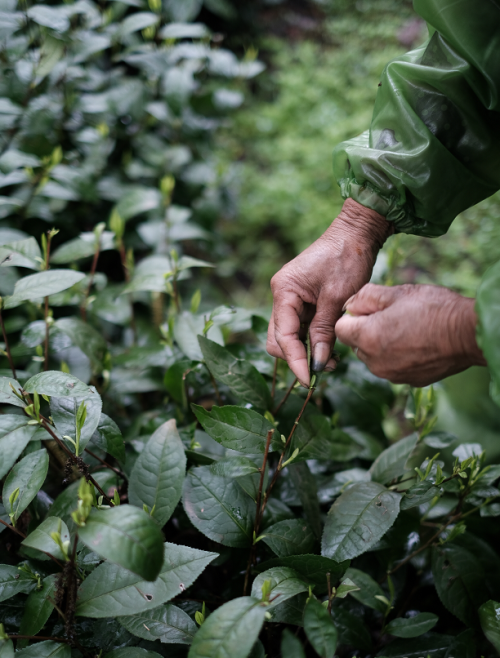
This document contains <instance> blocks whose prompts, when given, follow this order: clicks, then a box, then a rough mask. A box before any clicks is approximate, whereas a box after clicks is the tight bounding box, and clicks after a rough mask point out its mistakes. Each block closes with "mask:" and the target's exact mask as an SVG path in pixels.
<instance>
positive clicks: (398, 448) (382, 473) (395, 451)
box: [370, 433, 418, 484]
mask: <svg viewBox="0 0 500 658" xmlns="http://www.w3.org/2000/svg"><path fill="white" fill-rule="evenodd" d="M417 441H418V434H417V433H413V434H410V435H409V436H407V437H405V438H404V439H401V440H399V441H398V442H397V443H394V444H393V445H392V446H389V448H387V449H386V450H384V452H382V453H381V454H380V455H379V456H378V457H377V459H376V460H375V461H374V462H373V464H372V466H371V468H370V474H371V476H372V480H373V481H374V482H380V483H381V484H387V483H389V482H390V481H391V480H393V479H394V478H397V477H399V476H400V475H403V473H404V472H405V470H407V469H406V468H405V465H406V462H407V461H408V458H409V457H410V455H411V453H412V452H413V450H414V448H415V446H416V445H417Z"/></svg>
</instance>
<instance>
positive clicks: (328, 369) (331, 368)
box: [323, 359, 338, 372]
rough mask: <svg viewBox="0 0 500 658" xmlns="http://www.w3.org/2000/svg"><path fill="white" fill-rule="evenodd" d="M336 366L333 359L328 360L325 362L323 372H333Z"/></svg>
mask: <svg viewBox="0 0 500 658" xmlns="http://www.w3.org/2000/svg"><path fill="white" fill-rule="evenodd" d="M337 365H338V364H337V362H336V361H335V359H330V360H329V361H328V362H327V364H326V366H325V367H324V368H323V370H324V371H325V372H333V371H334V370H336V369H337Z"/></svg>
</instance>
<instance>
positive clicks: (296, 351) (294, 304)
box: [273, 293, 309, 387]
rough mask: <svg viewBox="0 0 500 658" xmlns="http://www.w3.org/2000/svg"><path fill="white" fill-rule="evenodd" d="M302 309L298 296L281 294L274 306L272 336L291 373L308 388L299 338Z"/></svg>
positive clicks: (305, 356)
mask: <svg viewBox="0 0 500 658" xmlns="http://www.w3.org/2000/svg"><path fill="white" fill-rule="evenodd" d="M303 308H304V302H303V301H302V299H301V298H300V297H299V296H298V295H296V294H295V293H283V295H282V297H281V299H280V300H279V301H278V302H275V305H274V310H273V317H274V336H275V338H276V342H277V343H278V345H279V346H280V347H281V351H282V352H283V354H284V356H285V359H286V360H287V362H288V365H289V367H290V369H291V371H292V372H293V373H294V375H295V376H296V377H297V379H298V380H299V382H300V383H301V384H302V385H303V386H306V387H308V386H309V367H308V364H307V353H306V348H305V346H304V344H303V343H302V341H301V340H300V338H299V332H300V315H301V313H302V311H303Z"/></svg>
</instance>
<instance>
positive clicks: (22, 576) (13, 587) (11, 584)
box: [0, 564, 36, 601]
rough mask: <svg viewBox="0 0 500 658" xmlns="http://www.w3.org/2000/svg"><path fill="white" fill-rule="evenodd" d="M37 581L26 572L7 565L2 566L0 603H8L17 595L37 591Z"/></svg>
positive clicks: (0, 569) (0, 565)
mask: <svg viewBox="0 0 500 658" xmlns="http://www.w3.org/2000/svg"><path fill="white" fill-rule="evenodd" d="M35 586H36V580H34V579H33V578H30V577H29V575H28V574H27V573H25V572H24V571H19V569H18V568H17V567H13V566H11V565H7V564H0V601H6V600H7V599H10V598H11V597H12V596H15V595H16V594H29V592H31V591H32V590H33V589H35Z"/></svg>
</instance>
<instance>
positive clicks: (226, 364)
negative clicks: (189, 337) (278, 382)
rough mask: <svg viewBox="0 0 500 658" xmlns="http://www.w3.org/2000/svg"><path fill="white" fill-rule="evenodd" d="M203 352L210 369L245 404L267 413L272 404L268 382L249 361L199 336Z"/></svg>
mask: <svg viewBox="0 0 500 658" xmlns="http://www.w3.org/2000/svg"><path fill="white" fill-rule="evenodd" d="M198 341H199V343H200V347H201V351H202V352H203V357H204V359H205V363H206V364H207V366H208V369H209V370H210V372H211V373H212V375H213V376H214V377H215V379H218V380H219V381H221V382H222V383H223V384H226V386H228V387H229V389H230V390H231V392H232V393H233V394H234V395H235V396H236V397H237V398H239V399H240V400H241V401H242V402H243V404H251V405H253V406H254V407H255V409H256V410H257V411H265V410H266V409H267V408H268V407H269V406H270V404H271V394H270V392H269V388H268V386H267V383H266V380H265V379H264V377H263V376H262V375H261V374H260V373H259V372H258V370H257V369H256V368H255V367H254V366H253V365H252V364H251V363H249V362H248V361H242V360H240V359H237V358H236V357H234V356H233V355H232V354H231V352H229V351H228V350H226V348H224V347H222V346H221V345H218V344H217V343H214V342H213V341H212V340H209V339H208V338H205V337H204V336H199V337H198Z"/></svg>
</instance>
